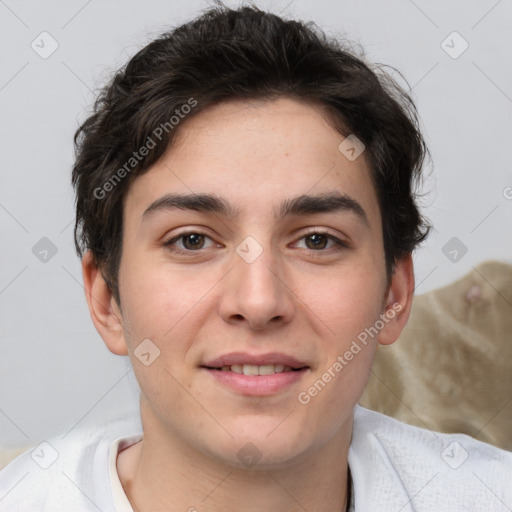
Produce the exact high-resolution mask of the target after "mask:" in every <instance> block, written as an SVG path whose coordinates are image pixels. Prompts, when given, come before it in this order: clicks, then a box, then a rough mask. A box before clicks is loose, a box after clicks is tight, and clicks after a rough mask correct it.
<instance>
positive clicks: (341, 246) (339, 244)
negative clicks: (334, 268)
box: [163, 229, 350, 254]
mask: <svg viewBox="0 0 512 512" xmlns="http://www.w3.org/2000/svg"><path fill="white" fill-rule="evenodd" d="M188 235H200V236H204V237H206V238H209V239H210V240H211V237H210V236H208V235H207V234H206V233H203V232H201V231H187V232H185V233H180V234H179V235H176V236H174V237H173V238H171V239H169V240H167V241H166V242H164V244H163V245H164V247H165V248H167V249H169V250H170V251H172V252H176V253H181V254H191V253H195V252H197V253H200V252H201V250H202V249H198V250H196V251H194V250H190V249H180V248H176V247H173V244H174V243H176V242H177V241H178V240H180V239H182V238H185V237H186V236H188ZM311 235H321V236H325V237H327V238H328V239H329V240H331V241H332V242H334V244H335V245H334V246H333V247H330V248H329V249H318V250H315V249H306V250H308V251H309V252H311V253H312V254H314V253H324V254H325V253H327V254H329V253H331V252H341V251H343V250H346V249H350V245H349V244H348V243H347V242H344V241H342V240H340V239H339V238H337V237H335V236H333V235H331V234H330V233H328V232H327V231H322V230H318V229H317V230H314V231H311V232H309V233H306V234H304V235H302V236H301V237H300V238H299V240H303V239H304V238H307V237H308V236H311Z"/></svg>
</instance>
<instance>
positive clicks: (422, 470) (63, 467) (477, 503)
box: [0, 406, 512, 512]
mask: <svg viewBox="0 0 512 512" xmlns="http://www.w3.org/2000/svg"><path fill="white" fill-rule="evenodd" d="M141 438H142V430H141V425H140V420H139V419H138V418H128V419H124V420H120V421H118V422H115V423H112V424H109V425H105V426H101V427H97V428H91V427H89V428H87V429H85V428H83V429H75V430H74V431H72V432H71V433H70V434H68V435H67V436H66V437H64V438H54V439H50V440H49V441H48V442H46V444H42V445H38V447H36V448H34V449H32V450H31V451H28V452H26V453H24V454H22V455H20V456H19V457H17V458H16V459H15V460H14V461H13V462H11V463H10V464H9V465H8V466H7V467H6V468H4V469H3V470H2V471H0V511H1V512H35V511H37V512H74V511H80V512H89V511H91V512H92V511H95V512H97V511H98V510H100V511H102V512H132V509H131V506H130V504H129V502H128V499H127V498H126V496H125V494H124V492H123V489H122V486H121V483H120V481H119V477H118V475H117V471H116V458H117V454H118V452H119V451H120V450H122V449H123V448H126V447H128V446H130V445H131V444H133V443H135V442H137V441H139V440H140V439H141ZM55 456H57V458H56V459H55ZM348 460H349V466H350V470H351V473H352V479H353V491H354V492H353V498H354V504H353V505H354V508H353V509H352V510H354V511H355V512H375V511H378V512H399V511H400V512H413V511H415V512H420V511H422V512H423V511H432V512H440V511H443V512H451V511H463V510H467V511H472V512H479V511H482V512H483V511H485V512H490V511H492V512H500V511H503V512H506V511H510V510H511V509H512V489H511V487H512V486H511V485H510V484H511V482H512V453H510V452H506V451H504V450H500V449H498V448H495V447H493V446H491V445H487V444H484V443H482V442H480V441H476V440H474V439H472V438H470V437H468V436H465V435H458V434H451V435H450V434H438V433H433V432H430V431H428V430H423V429H420V428H417V427H413V426H410V425H406V424H404V423H401V422H398V421H396V420H394V419H391V418H388V417H386V416H384V415H382V414H379V413H376V412H373V411H369V410H367V409H364V408H363V407H360V406H357V407H356V410H355V415H354V431H353V436H352V442H351V445H350V450H349V459H348ZM36 461H37V462H36ZM41 466H43V467H41ZM44 466H47V468H46V469H44ZM336 512H337V511H336Z"/></svg>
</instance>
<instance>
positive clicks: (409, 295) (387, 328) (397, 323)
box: [379, 254, 414, 345]
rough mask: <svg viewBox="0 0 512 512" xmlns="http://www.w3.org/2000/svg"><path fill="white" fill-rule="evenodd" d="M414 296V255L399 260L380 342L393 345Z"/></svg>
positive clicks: (385, 310) (407, 316)
mask: <svg viewBox="0 0 512 512" xmlns="http://www.w3.org/2000/svg"><path fill="white" fill-rule="evenodd" d="M413 297H414V266H413V262H412V255H411V254H409V255H407V256H405V257H403V258H402V259H400V260H398V261H397V263H396V266H395V271H394V273H393V277H392V279H391V283H390V286H389V289H388V293H387V297H386V301H385V307H384V311H383V312H382V315H381V316H384V317H385V318H384V323H385V325H384V327H383V329H382V330H381V331H380V332H379V343H380V344H382V345H391V344H392V343H394V342H395V341H396V340H397V339H398V336H399V335H400V333H401V332H402V329H403V328H404V327H405V324H406V323H407V320H408V318H409V314H410V312H411V306H412V301H413Z"/></svg>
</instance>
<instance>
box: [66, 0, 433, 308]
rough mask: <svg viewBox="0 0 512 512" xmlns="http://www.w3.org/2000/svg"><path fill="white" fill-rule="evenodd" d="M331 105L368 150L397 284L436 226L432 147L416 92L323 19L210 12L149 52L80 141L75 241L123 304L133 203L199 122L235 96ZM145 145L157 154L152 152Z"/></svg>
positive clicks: (127, 70) (338, 121) (102, 104)
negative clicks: (422, 198) (428, 215)
mask: <svg viewBox="0 0 512 512" xmlns="http://www.w3.org/2000/svg"><path fill="white" fill-rule="evenodd" d="M280 96H287V97H292V98H296V99H298V100H301V101H306V102H310V103H315V104H320V105H323V106H324V107H325V108H326V110H327V111H328V112H330V113H331V116H330V117H332V119H334V125H335V126H336V128H337V129H338V130H339V131H340V132H341V133H342V134H344V135H348V134H354V135H355V136H356V137H357V138H358V139H359V140H360V141H362V142H363V144H364V145H365V148H366V149H365V153H364V155H365V157H366V158H367V159H368V162H369V164H370V167H371V171H372V179H373V182H374V184H375V189H376V192H377V196H378V198H379V205H380V210H381V214H382V230H383V239H384V251H385V258H386V269H387V277H388V280H389V279H390V277H391V275H392V273H393V270H394V265H395V263H396V261H397V260H398V259H400V258H402V257H404V256H405V255H407V254H409V253H411V252H412V251H413V249H414V248H415V247H416V245H417V244H418V243H420V242H421V241H423V240H424V239H425V238H426V236H427V234H428V232H429V229H430V226H429V224H428V222H427V221H426V220H425V219H424V218H423V217H422V216H421V214H420V212H419V210H418V207H417V204H416V198H417V195H416V194H415V191H414V186H415V182H416V181H417V179H418V178H420V177H421V169H422V166H423V162H424V159H425V156H426V155H427V154H428V150H427V148H426V145H425V143H424V140H423V138H422V135H421V132H420V129H419V122H418V117H417V112H416V108H415V105H414V103H413V101H412V99H411V98H410V96H409V95H408V94H407V93H406V92H405V91H404V90H403V89H402V88H401V87H400V86H399V85H398V84H397V83H396V82H395V80H394V79H392V78H391V76H390V75H389V74H387V73H385V72H384V71H383V70H382V68H379V67H375V70H372V69H371V67H370V65H368V64H366V63H365V62H364V60H363V57H362V56H357V55H356V53H355V52H354V50H352V49H351V47H350V46H349V45H348V44H346V43H342V42H341V41H338V40H335V39H333V38H328V37H327V36H326V35H325V34H324V33H323V32H321V31H320V30H319V29H318V28H316V26H315V25H313V24H312V23H308V24H305V23H302V22H299V21H294V20H284V19H282V18H280V17H278V16H276V15H274V14H270V13H267V12H263V11H261V10H259V9H258V8H256V7H253V6H251V7H247V6H246V7H242V8H239V9H235V10H233V9H230V8H227V7H225V6H218V7H213V8H210V9H209V10H208V11H206V12H205V13H204V14H203V15H201V16H200V17H198V18H197V19H195V20H193V21H191V22H189V23H186V24H184V25H182V26H180V27H178V28H176V29H174V30H173V31H171V32H168V33H164V34H162V35H161V36H159V37H158V38H157V39H155V40H153V41H152V42H151V43H149V44H148V45H147V46H146V47H144V48H143V49H142V50H140V51H139V52H138V53H137V54H136V55H135V56H134V57H133V58H132V59H131V60H130V61H129V62H128V63H127V65H126V66H125V67H124V68H123V69H121V70H120V71H118V72H117V73H116V74H115V75H114V77H113V78H112V80H111V82H110V83H109V84H108V85H107V86H106V87H104V88H103V89H102V90H101V91H100V94H99V95H98V97H97V100H96V102H95V104H94V111H93V113H92V114H91V115H90V116H89V117H88V118H87V119H86V120H85V122H83V124H82V125H81V126H80V127H79V129H78V130H77V132H76V133H75V138H74V141H75V152H76V161H75V164H74V166H73V175H72V182H73V186H74V187H75V191H76V224H75V245H76V249H77V253H78V254H79V255H80V256H82V255H83V253H84V251H85V250H87V249H90V250H91V251H92V252H93V254H94V257H95V261H96V263H97V265H98V266H99V267H100V268H101V271H102V273H103V275H104V277H105V279H106V281H107V283H108V284H109V286H110V288H111V290H112V292H113V294H114V297H115V298H116V300H117V302H118V303H120V298H119V288H118V280H117V276H118V269H119V263H120V259H121V251H122V227H123V200H124V197H125V196H126V193H127V190H128V188H129V187H130V184H131V182H132V181H133V180H134V179H136V177H137V176H139V175H141V174H142V173H143V172H145V171H147V170H148V169H149V168H150V167H151V166H152V165H153V164H155V163H156V162H157V161H158V159H159V158H160V157H162V155H163V154H164V153H165V151H166V150H167V149H168V148H169V147H170V145H171V143H172V140H173V138H174V136H175V134H176V133H177V130H179V128H180V127H181V126H182V124H183V123H185V122H186V121H187V119H189V118H191V117H192V116H195V115H197V114H199V113H200V112H201V111H202V110H204V109H205V108H207V107H208V106H211V105H214V104H217V103H220V102H222V101H226V100H233V99H262V100H265V99H273V98H277V97H280ZM143 148H145V150H143Z"/></svg>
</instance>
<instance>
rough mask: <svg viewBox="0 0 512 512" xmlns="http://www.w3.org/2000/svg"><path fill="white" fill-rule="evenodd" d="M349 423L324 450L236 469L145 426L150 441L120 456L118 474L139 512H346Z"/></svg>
mask: <svg viewBox="0 0 512 512" xmlns="http://www.w3.org/2000/svg"><path fill="white" fill-rule="evenodd" d="M348 423H350V424H349V425H344V426H343V428H341V429H340V432H339V433H337V434H336V435H334V436H333V437H332V438H331V439H330V440H329V441H328V442H327V443H325V444H324V445H322V446H318V447H315V448H314V449H311V450H309V451H308V453H307V454H304V455H303V456H300V457H297V458H296V459H294V461H293V462H289V461H287V462H286V463H284V462H283V463H282V464H279V465H275V467H268V468H265V469H255V468H256V467H257V466H255V467H254V468H248V469H240V468H238V467H234V466H233V465H230V464H229V463H227V462H225V461H219V460H218V459H215V458H213V457H211V456H208V455H205V454H204V453H200V452H198V451H197V450H194V449H192V448H191V447H190V446H188V445H186V444H185V443H184V442H183V441H182V440H177V439H174V438H173V437H172V436H169V434H166V435H162V432H160V431H159V428H146V425H145V428H144V440H143V441H141V442H140V443H137V444H135V445H133V446H131V447H130V448H128V449H127V450H125V451H123V452H122V453H121V454H120V455H119V457H118V463H117V466H118V473H119V477H120V480H121V483H122V485H123V488H124V490H125V492H126V495H127V497H128V499H129V501H130V503H131V504H132V507H133V510H134V512H141V511H143V510H183V511H189V512H197V511H201V512H214V511H219V510H222V511H224V512H235V511H238V510H244V511H246V512H259V511H261V510H273V511H275V512H292V511H297V512H299V511H301V512H303V511H304V510H307V511H308V512H327V511H329V512H332V511H333V510H334V511H340V512H341V511H344V510H345V509H346V499H347V476H348V463H347V459H348V448H349V444H350V433H351V431H352V418H350V421H349V422H348ZM143 424H144V421H143ZM163 439H165V443H164V442H163Z"/></svg>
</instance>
